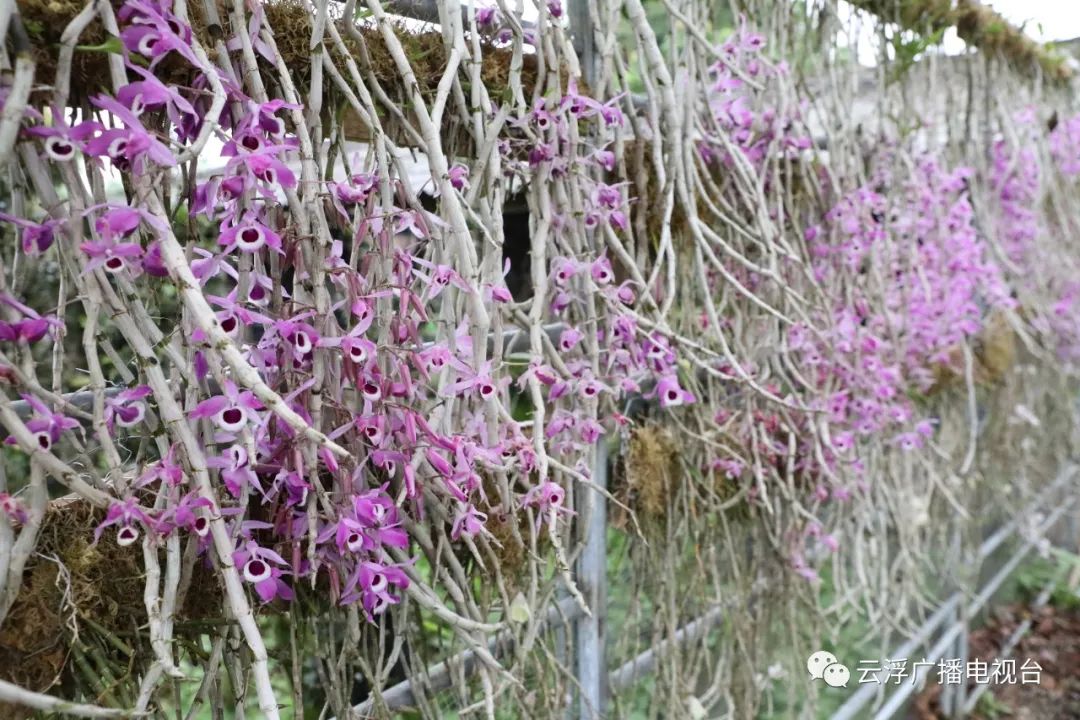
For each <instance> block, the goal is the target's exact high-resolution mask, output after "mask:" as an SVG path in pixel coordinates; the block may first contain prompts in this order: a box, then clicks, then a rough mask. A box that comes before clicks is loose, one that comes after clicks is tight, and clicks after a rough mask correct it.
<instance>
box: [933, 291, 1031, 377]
mask: <svg viewBox="0 0 1080 720" xmlns="http://www.w3.org/2000/svg"><path fill="white" fill-rule="evenodd" d="M971 350H972V355H973V360H974V363H973V367H972V378H973V379H974V381H975V384H976V385H979V386H994V385H998V384H1000V383H1001V382H1002V381H1004V379H1005V376H1006V374H1007V373H1008V372H1009V370H1011V369H1012V368H1013V366H1014V365H1015V364H1016V331H1015V330H1013V328H1012V326H1011V325H1009V321H1008V319H1007V318H1006V317H1005V314H1004V313H1002V312H1000V311H997V310H995V311H993V312H992V313H991V314H990V315H989V316H987V318H986V322H985V323H984V324H983V327H982V329H981V330H980V331H979V334H978V335H976V336H975V337H974V338H972V340H971ZM964 382H965V379H964V349H963V347H962V346H959V345H958V346H956V347H954V348H952V349H951V350H950V351H949V359H948V362H945V363H942V364H940V365H937V366H936V367H935V368H934V385H933V387H932V388H931V389H930V390H929V391H928V392H927V395H934V394H937V393H939V392H941V391H943V390H947V389H951V388H955V387H959V386H961V385H963V383H964Z"/></svg>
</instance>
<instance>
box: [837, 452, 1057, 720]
mask: <svg viewBox="0 0 1080 720" xmlns="http://www.w3.org/2000/svg"><path fill="white" fill-rule="evenodd" d="M1076 471H1077V467H1076V466H1075V465H1069V466H1067V467H1066V468H1065V470H1063V471H1062V474H1061V475H1059V476H1058V477H1057V479H1056V480H1055V481H1054V483H1053V484H1052V485H1051V486H1050V487H1048V488H1047V489H1045V490H1043V491H1042V492H1041V493H1040V494H1039V498H1038V499H1037V500H1036V501H1035V502H1032V503H1031V504H1030V505H1028V507H1027V511H1026V513H1023V514H1021V516H1026V515H1028V514H1030V513H1034V512H1035V511H1036V510H1038V508H1039V507H1041V506H1042V503H1043V501H1044V500H1047V498H1048V495H1049V494H1050V492H1051V491H1052V490H1054V489H1056V488H1059V487H1061V486H1062V485H1064V483H1065V481H1066V480H1068V479H1070V478H1071V477H1072V476H1074V475H1075V474H1076ZM1075 503H1076V498H1072V499H1070V500H1068V501H1066V502H1065V503H1064V504H1062V505H1058V506H1057V507H1055V508H1054V510H1053V511H1052V512H1051V514H1050V515H1049V516H1048V518H1047V520H1044V521H1043V524H1042V525H1041V526H1040V527H1039V531H1038V532H1037V533H1036V534H1037V535H1038V536H1042V535H1043V534H1045V532H1047V531H1048V530H1049V529H1050V528H1052V527H1053V526H1054V524H1056V522H1057V520H1058V519H1061V516H1062V515H1063V514H1064V513H1065V512H1066V511H1067V510H1069V508H1070V507H1071V506H1072V505H1074V504H1075ZM1018 522H1020V517H1016V518H1013V520H1012V521H1010V522H1009V524H1008V525H1007V526H1005V527H1004V528H1002V529H1001V530H999V531H998V532H995V533H994V534H993V535H991V536H990V538H988V539H987V540H986V541H984V543H983V544H982V546H981V547H980V552H978V556H980V558H981V559H985V558H986V557H987V556H988V555H989V554H990V553H993V552H994V549H995V548H997V547H998V546H999V545H1000V544H1001V543H1002V542H1004V540H1007V539H1008V536H1009V534H1010V532H1014V531H1015V530H1016V527H1017V526H1018ZM1004 530H1010V532H1003V531H1004ZM1035 543H1036V538H1029V539H1027V540H1026V541H1025V542H1024V544H1023V545H1022V546H1021V547H1020V548H1018V549H1017V551H1016V553H1014V554H1013V555H1012V556H1011V557H1010V559H1009V561H1008V562H1005V565H1004V566H1003V567H1002V568H1001V569H1000V570H999V571H998V572H997V573H996V574H995V575H994V578H991V579H990V581H989V582H987V583H986V585H985V586H984V587H983V588H982V590H981V592H980V593H978V595H977V596H975V598H974V599H973V600H972V601H971V603H970V604H969V606H968V613H969V614H974V613H976V612H978V611H980V610H982V608H983V607H984V606H985V604H987V603H988V602H989V601H990V598H991V597H993V596H994V594H995V593H996V592H997V590H998V588H1000V587H1001V585H1003V584H1004V582H1005V581H1007V580H1008V579H1009V578H1010V576H1011V575H1012V573H1013V571H1014V570H1015V569H1016V566H1018V565H1020V563H1021V562H1022V561H1023V560H1024V558H1025V557H1027V555H1028V554H1029V553H1030V552H1031V548H1032V547H1034V546H1035ZM963 600H964V593H962V592H957V593H954V594H953V595H951V596H950V597H949V598H948V599H947V600H946V601H945V603H944V604H943V606H942V607H941V608H939V610H937V611H936V612H934V614H933V615H931V617H930V620H928V621H927V623H924V624H923V626H922V627H921V628H920V630H919V633H918V634H917V636H916V637H915V638H912V639H910V640H908V641H907V642H905V643H904V644H903V646H901V647H899V648H896V649H895V650H894V651H892V652H891V653H890V656H891V657H909V656H910V655H912V652H913V651H915V650H917V649H918V648H921V647H922V646H923V644H926V642H927V640H928V639H929V637H930V636H931V635H932V633H933V631H934V630H935V629H936V628H937V626H939V625H941V624H942V623H943V622H944V620H945V619H946V617H948V616H949V614H950V612H951V611H953V610H954V609H956V608H957V607H959V604H960V603H961V602H962V601H963ZM962 629H963V626H962V624H961V623H959V622H958V623H955V624H953V625H950V626H949V627H948V628H946V629H945V631H944V633H943V634H942V636H941V638H940V639H939V640H937V642H936V643H935V644H934V646H933V647H932V648H931V649H930V651H929V654H928V656H927V657H926V658H924V660H928V661H931V662H936V661H937V660H940V658H941V656H942V654H943V653H944V652H945V651H946V649H947V648H948V647H949V646H950V644H951V643H953V641H954V640H955V639H956V638H957V636H959V635H960V633H961V630H962ZM922 669H926V668H922ZM914 680H915V679H914V678H913V682H910V683H905V684H904V685H901V687H897V690H896V691H895V692H894V693H893V694H892V695H890V696H889V701H888V702H887V703H886V705H885V706H883V707H882V708H881V709H880V710H878V712H877V714H875V716H874V717H875V718H876V719H877V720H885V719H888V718H891V717H892V715H893V714H894V712H895V711H897V710H899V709H900V708H901V706H903V704H904V703H905V702H906V701H907V698H908V696H909V695H910V694H912V693H913V692H915V691H916V689H917V688H918V683H917V682H915V681H914ZM880 689H881V685H877V684H864V685H862V687H861V688H860V689H859V690H858V691H856V692H855V694H854V695H852V696H851V697H850V698H848V701H847V702H846V703H845V704H843V705H841V706H840V708H839V709H838V710H837V711H836V712H835V714H833V716H832V720H852V719H853V718H856V717H858V718H862V717H865V711H864V708H865V706H866V705H867V703H869V702H870V701H872V699H873V698H874V697H875V696H876V695H877V694H878V692H879V690H880Z"/></svg>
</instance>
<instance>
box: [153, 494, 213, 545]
mask: <svg viewBox="0 0 1080 720" xmlns="http://www.w3.org/2000/svg"><path fill="white" fill-rule="evenodd" d="M213 506H214V504H213V503H212V502H211V501H210V499H209V498H205V497H201V496H200V495H199V494H198V493H195V492H190V493H187V494H186V495H184V496H183V497H181V498H180V499H179V500H178V501H177V502H176V504H175V505H173V506H171V507H170V508H169V509H168V510H166V511H165V513H164V514H163V515H162V517H161V520H159V521H158V526H159V528H160V529H161V530H162V531H163V532H165V533H169V532H172V531H173V530H177V529H179V530H187V531H188V532H192V533H194V534H195V535H196V536H197V537H200V538H203V537H206V536H207V535H208V534H209V533H210V517H209V515H207V514H201V515H200V514H199V513H198V508H208V510H207V512H210V510H209V509H210V508H213Z"/></svg>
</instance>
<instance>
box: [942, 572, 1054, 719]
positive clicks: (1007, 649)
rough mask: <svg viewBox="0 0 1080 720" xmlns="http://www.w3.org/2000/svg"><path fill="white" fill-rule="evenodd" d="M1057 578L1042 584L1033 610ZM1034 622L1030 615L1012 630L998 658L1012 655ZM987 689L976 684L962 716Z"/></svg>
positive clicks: (1045, 598) (1046, 597)
mask: <svg viewBox="0 0 1080 720" xmlns="http://www.w3.org/2000/svg"><path fill="white" fill-rule="evenodd" d="M1059 580H1060V577H1059V576H1057V575H1055V576H1054V577H1052V578H1050V580H1049V582H1047V583H1046V585H1044V586H1043V589H1042V591H1041V592H1039V595H1038V596H1037V597H1036V598H1035V602H1034V603H1032V605H1031V608H1032V609H1033V610H1041V609H1042V608H1043V607H1045V606H1046V605H1047V603H1049V602H1050V596H1051V595H1053V594H1054V588H1056V587H1057V584H1058V581H1059ZM1034 624H1035V622H1034V620H1033V619H1032V618H1031V617H1028V618H1027V619H1025V620H1024V622H1022V623H1020V626H1019V627H1017V628H1016V630H1015V631H1013V633H1012V635H1010V636H1009V639H1008V640H1006V641H1005V644H1004V645H1002V646H1001V650H999V651H998V658H1000V659H1008V658H1009V657H1010V656H1011V655H1012V651H1013V649H1014V648H1015V647H1016V646H1017V645H1018V644H1019V643H1020V640H1021V639H1022V638H1023V637H1024V636H1025V635H1027V633H1028V631H1029V630H1030V629H1031V626H1032V625H1034ZM989 689H990V685H989V684H978V685H976V686H975V689H974V690H973V691H972V693H971V695H970V696H969V697H968V699H967V702H966V703H964V710H963V713H962V716H965V717H966V716H967V715H970V714H971V713H972V712H973V711H974V710H975V706H976V705H977V704H978V703H979V698H981V697H982V696H983V694H984V693H985V692H986V691H987V690H989Z"/></svg>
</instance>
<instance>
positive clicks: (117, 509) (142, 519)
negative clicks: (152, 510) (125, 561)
mask: <svg viewBox="0 0 1080 720" xmlns="http://www.w3.org/2000/svg"><path fill="white" fill-rule="evenodd" d="M113 525H118V526H119V527H118V528H117V531H116V544H117V545H119V546H120V547H127V546H128V545H131V544H132V543H133V542H135V541H136V540H138V539H139V527H138V526H140V525H141V526H142V528H143V529H144V530H146V531H149V532H156V531H157V530H158V524H157V521H155V520H154V518H152V517H151V516H150V515H149V514H147V513H146V512H144V511H143V510H142V508H140V507H139V504H138V503H137V502H136V501H135V498H133V497H129V498H128V499H127V500H125V501H124V502H122V503H114V504H113V505H111V506H110V507H109V510H108V512H106V513H105V519H104V520H103V521H102V522H101V524H100V525H98V526H97V528H95V529H94V544H97V542H98V541H99V540H101V534H102V533H104V532H105V528H108V527H112V526H113Z"/></svg>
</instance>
